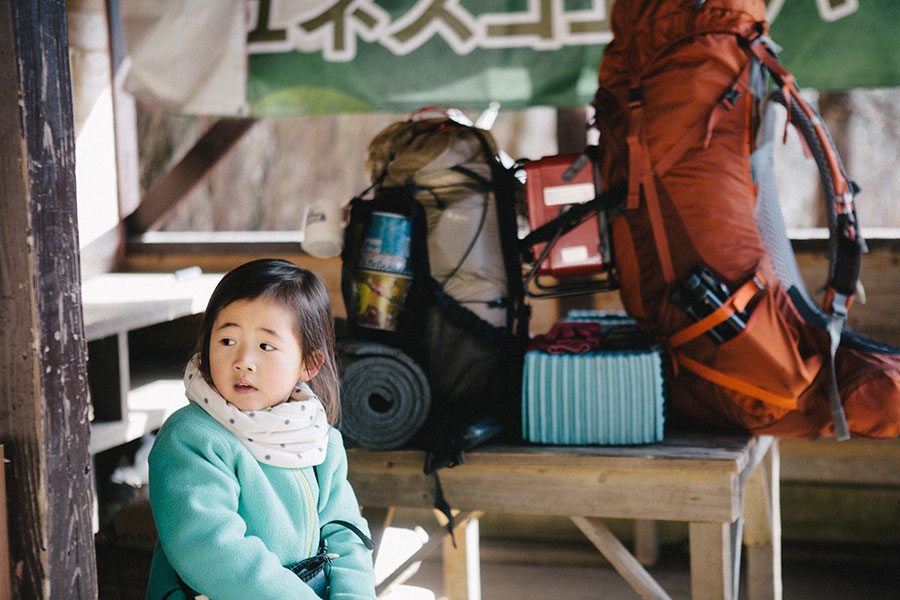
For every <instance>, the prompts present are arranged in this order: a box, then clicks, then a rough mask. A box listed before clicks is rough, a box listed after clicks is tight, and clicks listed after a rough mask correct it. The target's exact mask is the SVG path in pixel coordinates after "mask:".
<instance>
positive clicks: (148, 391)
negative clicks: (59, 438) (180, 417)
mask: <svg viewBox="0 0 900 600" xmlns="http://www.w3.org/2000/svg"><path fill="white" fill-rule="evenodd" d="M187 402H188V401H187V398H185V396H184V382H183V381H182V380H181V378H177V379H157V380H154V381H150V382H148V383H146V384H144V385H141V386H137V387H135V388H132V390H131V391H130V392H129V393H128V413H127V415H126V417H125V418H124V419H122V420H121V421H107V422H98V423H91V442H90V445H89V449H90V453H91V454H96V453H98V452H103V451H104V450H109V449H110V448H115V447H116V446H121V445H122V444H127V443H128V442H131V441H134V440H136V439H138V438H140V437H142V436H143V435H144V434H145V433H149V432H151V431H153V430H155V429H159V428H160V427H161V426H162V424H163V421H165V420H166V419H167V418H168V417H169V415H171V414H172V413H173V412H175V411H176V410H178V409H179V408H181V407H182V406H184V405H186V404H187Z"/></svg>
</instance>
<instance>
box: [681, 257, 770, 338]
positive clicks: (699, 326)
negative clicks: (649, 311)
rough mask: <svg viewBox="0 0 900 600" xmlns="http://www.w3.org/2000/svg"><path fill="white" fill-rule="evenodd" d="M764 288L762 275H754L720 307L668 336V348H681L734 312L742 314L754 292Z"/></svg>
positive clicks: (722, 321) (725, 319)
mask: <svg viewBox="0 0 900 600" xmlns="http://www.w3.org/2000/svg"><path fill="white" fill-rule="evenodd" d="M763 287H765V280H764V279H763V277H762V275H760V274H758V273H757V274H756V275H755V276H754V277H753V278H751V279H750V280H749V281H747V282H746V283H744V285H742V286H741V287H740V288H738V291H736V292H735V293H734V295H732V296H731V298H729V299H728V300H727V301H725V302H724V303H723V304H722V306H720V307H719V308H717V309H716V310H715V311H713V312H711V313H710V314H708V315H707V316H705V317H703V318H702V319H700V320H699V321H697V322H696V323H692V324H691V325H689V326H688V327H685V328H684V329H682V330H681V331H678V332H677V333H675V334H673V335H671V336H669V338H668V340H667V341H668V343H669V346H671V347H673V348H677V347H678V346H683V345H684V344H686V343H688V342H689V341H691V340H693V339H694V338H697V337H700V336H701V335H703V334H704V333H706V332H707V331H709V330H710V329H713V328H714V327H715V326H716V325H719V324H720V323H724V322H725V321H727V320H728V319H730V318H731V316H732V315H733V314H734V313H736V312H743V311H744V309H745V308H747V304H748V303H749V302H750V300H751V299H752V298H753V296H755V295H756V292H758V291H759V290H761V289H762V288H763Z"/></svg>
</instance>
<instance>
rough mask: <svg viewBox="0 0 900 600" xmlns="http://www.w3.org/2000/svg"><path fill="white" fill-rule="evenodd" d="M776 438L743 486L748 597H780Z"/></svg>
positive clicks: (760, 599)
mask: <svg viewBox="0 0 900 600" xmlns="http://www.w3.org/2000/svg"><path fill="white" fill-rule="evenodd" d="M777 444H778V442H777V441H776V442H773V444H772V448H771V449H770V450H769V452H768V454H767V455H766V457H765V459H764V460H762V461H761V462H760V463H759V464H758V465H757V466H756V468H755V469H754V470H753V472H752V473H751V474H750V478H749V479H748V481H747V484H746V486H745V488H744V545H745V547H746V553H747V597H748V599H749V600H767V599H771V600H781V598H782V581H781V502H780V493H779V489H780V488H779V483H780V481H779V479H780V473H779V471H780V466H779V454H778V445H777Z"/></svg>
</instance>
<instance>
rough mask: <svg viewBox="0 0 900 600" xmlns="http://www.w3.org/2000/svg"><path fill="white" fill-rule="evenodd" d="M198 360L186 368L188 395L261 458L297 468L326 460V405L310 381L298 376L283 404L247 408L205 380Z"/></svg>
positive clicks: (185, 378) (281, 465) (270, 463)
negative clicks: (232, 401)
mask: <svg viewBox="0 0 900 600" xmlns="http://www.w3.org/2000/svg"><path fill="white" fill-rule="evenodd" d="M199 365H200V359H199V356H198V355H195V356H194V357H193V358H191V360H190V362H188V365H187V368H186V369H185V372H184V388H185V394H186V395H187V397H188V400H190V401H192V402H195V403H197V404H199V405H200V406H201V407H203V409H204V410H205V411H206V412H208V413H209V414H210V415H211V416H212V417H213V418H214V419H215V420H216V421H218V422H219V423H221V424H222V425H223V426H224V427H225V428H226V429H228V431H230V432H231V433H233V434H234V435H235V437H237V438H238V439H239V440H240V441H241V442H242V443H243V444H244V445H245V446H246V447H247V448H248V449H249V450H250V452H252V453H253V456H254V457H256V459H257V460H258V461H260V462H263V463H266V464H268V465H273V466H276V467H293V468H297V467H311V466H315V465H319V464H322V462H323V461H324V460H325V452H326V450H327V447H328V419H327V417H326V416H325V407H323V406H322V403H321V402H319V399H318V398H317V397H316V395H315V394H313V392H312V390H311V389H310V388H309V386H308V385H307V384H306V382H305V381H298V382H297V386H296V387H295V388H294V391H293V392H292V393H291V396H290V398H288V400H287V401H285V402H282V403H281V404H277V405H275V406H273V407H272V408H269V409H266V410H257V411H242V410H240V409H238V408H237V407H236V406H234V405H233V404H230V403H229V402H228V401H227V400H225V398H223V397H222V396H221V395H220V394H219V393H218V392H217V391H216V390H214V389H213V388H212V386H210V385H209V384H208V383H207V382H206V380H205V379H204V378H203V375H202V374H201V373H200V368H199Z"/></svg>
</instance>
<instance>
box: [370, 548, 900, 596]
mask: <svg viewBox="0 0 900 600" xmlns="http://www.w3.org/2000/svg"><path fill="white" fill-rule="evenodd" d="M662 550H663V551H662V556H661V559H660V561H659V563H658V564H657V565H656V566H655V567H651V568H650V569H649V571H650V572H651V574H653V576H654V577H655V578H656V579H657V581H659V582H660V584H661V585H662V586H663V587H664V588H665V589H666V591H667V592H669V593H670V595H671V597H672V599H673V600H681V599H688V598H690V597H691V595H690V573H689V569H688V566H689V559H688V554H687V551H686V548H679V547H664V548H663V549H662ZM482 552H483V553H484V554H485V557H486V560H485V559H483V560H482V564H481V579H482V598H483V599H484V600H545V599H551V598H565V599H566V600H589V599H590V600H597V599H600V598H602V599H604V600H619V599H622V600H631V599H637V598H639V596H638V595H637V593H636V592H635V591H634V590H633V589H631V587H629V585H628V584H627V583H626V582H625V581H624V580H623V579H622V578H621V577H620V576H619V575H618V574H617V573H616V572H615V571H614V570H613V569H612V568H611V567H610V566H608V565H604V564H601V563H598V564H585V561H584V560H583V557H582V558H581V559H578V558H573V559H572V560H569V561H563V562H562V564H560V561H558V560H557V561H553V558H552V557H551V558H550V560H551V561H553V562H554V563H555V564H544V565H541V564H534V561H535V560H537V559H538V558H539V557H540V556H541V554H542V553H545V552H544V551H542V550H539V549H536V548H528V547H527V546H526V545H525V544H523V543H521V542H517V543H514V544H506V545H504V544H499V545H498V544H497V543H496V542H488V543H486V544H484V547H483V548H482ZM523 553H524V554H526V555H527V554H531V556H532V559H533V560H532V561H528V562H506V560H505V559H504V556H507V557H510V558H513V559H516V558H517V557H518V558H519V559H521V557H522V554H523ZM564 553H565V552H564V551H563V552H561V554H564ZM566 562H568V563H570V564H566ZM571 563H575V564H571ZM783 583H784V598H785V599H786V600H863V599H865V600H895V599H896V598H898V592H897V590H898V589H900V549H896V550H895V551H894V552H893V553H885V551H884V549H883V548H872V547H857V548H847V547H845V546H842V547H841V548H839V549H838V548H834V549H829V548H822V547H813V546H787V547H785V548H784V561H783ZM442 586H443V582H442V574H441V565H440V562H439V561H438V560H436V559H428V560H425V561H424V562H423V563H422V564H421V565H420V567H419V569H418V571H417V572H416V573H415V574H414V575H413V576H412V577H411V578H410V579H409V580H407V581H406V582H405V583H404V584H403V585H402V586H400V587H397V588H395V589H394V590H393V591H392V592H391V593H390V595H388V596H387V597H385V599H384V600H433V599H435V600H437V599H440V598H441V594H442V593H443V589H442ZM741 597H742V598H745V597H746V592H745V591H742V593H741Z"/></svg>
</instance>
